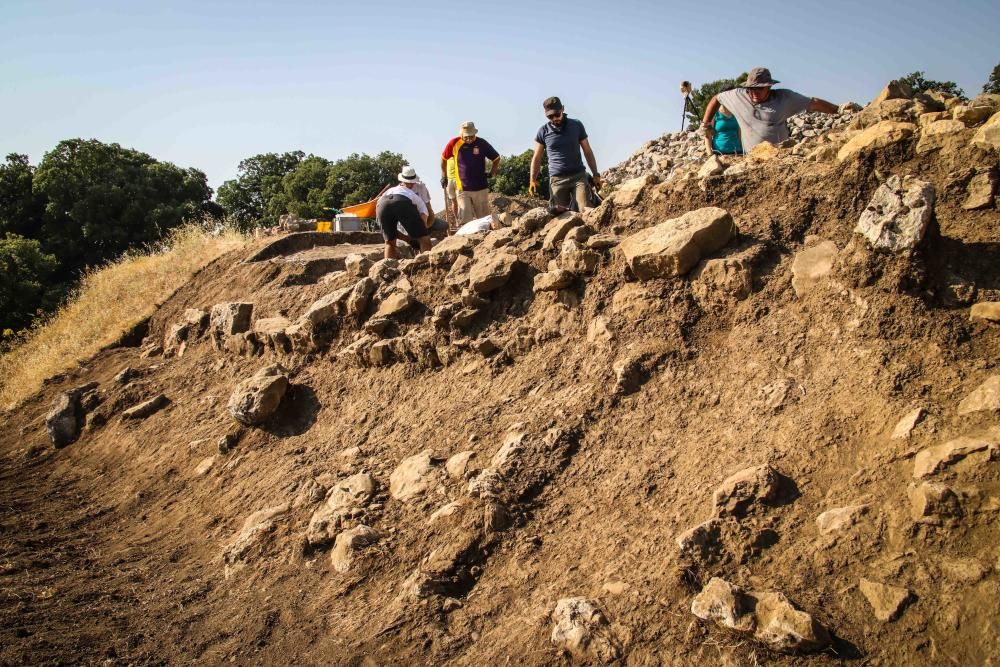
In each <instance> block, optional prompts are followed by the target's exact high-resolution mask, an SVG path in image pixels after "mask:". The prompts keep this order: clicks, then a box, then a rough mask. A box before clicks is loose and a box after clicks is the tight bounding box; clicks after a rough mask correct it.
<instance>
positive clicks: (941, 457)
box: [913, 426, 1000, 479]
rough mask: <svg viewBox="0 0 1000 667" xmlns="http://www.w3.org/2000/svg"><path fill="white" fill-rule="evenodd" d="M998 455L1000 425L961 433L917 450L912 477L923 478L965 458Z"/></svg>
mask: <svg viewBox="0 0 1000 667" xmlns="http://www.w3.org/2000/svg"><path fill="white" fill-rule="evenodd" d="M998 455H1000V427H996V426H994V427H993V428H991V429H987V430H986V431H985V432H983V433H980V434H974V435H962V436H959V437H957V438H954V439H952V440H949V441H948V442H945V443H942V444H940V445H935V446H933V447H928V448H926V449H923V450H921V451H919V452H917V455H916V456H915V457H914V458H913V478H914V479H923V478H925V477H929V476H931V475H933V474H935V473H938V472H941V471H942V470H944V469H945V468H948V467H950V466H953V465H955V464H956V463H958V462H960V461H963V460H965V459H967V458H969V457H970V456H971V457H978V458H980V459H981V460H990V459H993V458H995V457H996V456H998Z"/></svg>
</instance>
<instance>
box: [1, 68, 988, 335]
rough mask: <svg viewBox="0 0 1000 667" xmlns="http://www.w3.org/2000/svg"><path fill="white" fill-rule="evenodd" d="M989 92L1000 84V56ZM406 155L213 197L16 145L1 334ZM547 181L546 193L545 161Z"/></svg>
mask: <svg viewBox="0 0 1000 667" xmlns="http://www.w3.org/2000/svg"><path fill="white" fill-rule="evenodd" d="M901 78H902V79H903V80H904V81H906V82H907V83H908V84H910V86H911V87H912V88H913V89H914V90H915V91H916V92H921V91H924V90H930V89H938V90H945V91H947V92H950V93H952V94H954V95H957V96H959V97H963V98H964V97H965V93H964V91H962V89H961V88H959V87H958V86H957V84H955V82H953V81H934V80H931V79H927V78H926V77H925V75H924V72H921V71H917V72H912V73H910V74H908V75H907V76H905V77H901ZM745 79H746V74H745V73H744V74H741V75H739V76H737V77H733V78H731V79H719V80H717V81H712V82H710V83H706V84H703V85H702V86H700V87H699V88H698V89H696V90H694V91H693V92H692V94H691V102H692V103H693V106H694V108H693V110H690V111H689V113H688V116H689V120H690V123H691V125H692V127H697V126H698V125H699V124H700V123H701V118H702V114H703V113H704V109H705V105H707V103H708V101H709V100H710V99H711V98H712V96H713V95H715V94H716V93H718V92H719V91H720V90H722V89H723V88H724V87H726V86H731V85H739V84H740V83H742V82H743V81H744V80H745ZM983 91H984V92H988V93H1000V65H997V66H996V67H995V68H993V72H992V73H991V75H990V77H989V79H988V81H987V82H986V85H984V86H983ZM531 153H532V152H531V150H527V151H524V152H523V153H517V154H513V155H508V156H506V157H505V158H503V159H502V160H501V162H500V167H499V171H498V173H497V175H496V176H495V177H493V178H492V179H491V183H490V184H491V189H492V190H493V191H494V192H497V193H500V194H505V195H526V194H527V191H528V176H529V168H530V164H531ZM407 164H408V162H407V161H406V160H405V159H404V158H403V156H402V155H400V154H399V153H393V152H390V151H382V152H381V153H378V154H376V155H366V154H363V153H354V154H352V155H349V156H348V157H346V158H342V159H338V160H330V159H327V158H324V157H320V156H317V155H311V154H310V155H306V154H305V153H304V152H303V151H299V150H296V151H289V152H286V153H262V154H259V155H254V156H252V157H249V158H247V159H245V160H243V161H241V162H240V163H239V166H238V169H237V177H236V178H234V179H232V180H228V181H226V182H225V183H223V184H222V185H221V186H220V187H219V191H218V194H217V196H216V197H215V198H214V199H213V196H212V195H213V192H212V189H211V188H210V187H209V186H208V182H207V178H206V176H205V174H204V173H203V172H202V171H199V170H198V169H193V168H182V167H178V166H176V165H173V164H171V163H169V162H162V161H159V160H156V159H155V158H153V157H151V156H149V155H147V154H146V153H142V152H140V151H137V150H134V149H131V148H123V147H122V146H120V145H118V144H106V143H102V142H100V141H97V140H94V139H89V140H85V139H68V140H65V141H61V142H59V144H57V145H56V147H55V148H53V149H52V150H51V151H49V152H48V153H46V154H45V155H44V156H43V158H42V160H41V161H40V162H39V163H38V164H37V165H32V164H31V163H30V162H29V159H28V156H26V155H21V154H18V153H12V154H10V155H8V156H7V158H6V161H5V162H3V163H0V277H2V280H0V333H2V334H3V336H0V344H2V343H3V338H5V337H10V336H11V335H12V334H14V333H15V332H17V331H19V330H22V329H24V328H25V327H28V326H29V325H31V323H32V322H34V321H36V320H37V319H38V318H39V317H40V316H43V315H44V314H45V313H48V312H51V311H52V310H53V309H54V308H56V307H57V306H58V304H59V303H60V302H61V301H62V300H63V299H64V298H65V297H66V295H67V294H68V293H69V292H70V291H71V290H72V288H73V287H74V285H75V284H76V282H77V281H78V279H79V277H80V275H81V274H82V272H83V271H85V270H86V269H88V268H91V267H96V266H100V265H102V264H105V263H107V262H109V261H112V260H115V259H117V258H119V257H120V256H121V255H122V254H123V253H125V252H127V251H129V250H133V249H136V248H141V247H144V246H147V245H149V244H151V243H156V242H157V241H159V240H161V239H163V238H164V237H165V236H166V235H167V234H168V233H169V232H170V230H171V229H173V228H175V227H177V226H179V225H182V224H184V223H185V222H190V221H195V220H204V219H217V220H221V219H223V218H225V219H226V220H228V221H229V222H230V223H231V224H232V225H234V226H236V227H237V228H239V229H240V230H243V231H250V230H252V229H254V228H256V227H260V226H270V225H274V224H275V223H277V221H278V217H279V216H281V215H283V214H285V213H294V214H296V215H298V216H301V217H304V218H320V219H329V218H330V216H331V215H332V214H333V211H334V210H335V209H340V208H343V207H345V206H350V205H351V204H357V203H361V202H364V201H368V200H369V199H371V198H373V197H374V196H375V195H376V194H378V192H379V191H380V190H381V189H382V188H383V187H384V186H385V185H387V184H390V183H394V182H395V181H396V174H398V173H399V171H400V170H401V169H402V168H403V167H404V166H405V165H407ZM423 176H424V178H425V179H426V180H427V182H428V185H432V184H433V183H434V182H436V180H437V174H436V173H435V174H424V175H423ZM539 186H540V191H541V194H542V196H545V195H546V193H547V191H548V190H547V188H548V175H547V165H545V161H544V160H543V164H542V172H541V174H540V179H539Z"/></svg>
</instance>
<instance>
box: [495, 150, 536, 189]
mask: <svg viewBox="0 0 1000 667" xmlns="http://www.w3.org/2000/svg"><path fill="white" fill-rule="evenodd" d="M531 155H532V151H531V150H526V151H524V152H523V153H521V154H519V155H508V156H507V157H505V158H503V159H502V160H500V167H499V168H498V169H497V175H496V176H494V177H493V178H492V179H490V189H491V190H493V192H497V193H499V194H502V195H507V196H527V194H528V186H529V185H530V184H531ZM548 192H549V164H548V160H546V159H545V158H544V157H543V158H542V166H541V169H539V173H538V195H539V196H540V197H547V196H548Z"/></svg>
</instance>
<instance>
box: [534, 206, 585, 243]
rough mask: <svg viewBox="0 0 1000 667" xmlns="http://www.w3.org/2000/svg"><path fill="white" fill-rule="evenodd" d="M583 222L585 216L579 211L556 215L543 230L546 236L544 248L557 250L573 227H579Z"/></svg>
mask: <svg viewBox="0 0 1000 667" xmlns="http://www.w3.org/2000/svg"><path fill="white" fill-rule="evenodd" d="M582 224H583V218H582V217H581V216H580V214H579V213H574V212H572V211H569V212H566V213H563V214H562V215H559V216H556V217H555V218H553V219H552V220H551V221H549V223H548V224H547V225H545V229H543V230H542V235H543V236H544V237H545V240H544V241H543V242H542V248H543V249H544V250H555V249H556V248H558V247H559V245H560V244H561V243H562V241H563V239H564V238H565V237H566V235H567V234H568V233H569V231H570V230H571V229H573V228H574V227H579V226H580V225H582Z"/></svg>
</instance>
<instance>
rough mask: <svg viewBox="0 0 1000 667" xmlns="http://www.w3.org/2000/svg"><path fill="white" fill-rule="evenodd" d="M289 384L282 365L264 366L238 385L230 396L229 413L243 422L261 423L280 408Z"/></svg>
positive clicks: (250, 424) (250, 423) (249, 423)
mask: <svg viewBox="0 0 1000 667" xmlns="http://www.w3.org/2000/svg"><path fill="white" fill-rule="evenodd" d="M288 386H289V382H288V377H287V376H286V375H285V374H284V369H282V368H281V367H280V366H277V365H274V366H268V367H266V368H262V369H261V370H259V371H257V373H255V374H254V375H253V377H251V378H249V379H247V380H244V381H243V382H241V383H239V384H238V385H236V389H235V390H234V391H233V394H232V396H230V398H229V406H228V407H229V413H230V414H231V415H232V416H233V418H234V419H236V421H238V422H240V423H242V424H247V425H248V426H254V425H257V424H261V423H263V422H264V421H266V420H267V419H268V418H269V417H270V416H271V415H272V414H274V412H275V411H276V410H277V409H278V405H279V404H280V403H281V399H282V397H284V395H285V391H286V390H287V389H288Z"/></svg>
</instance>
